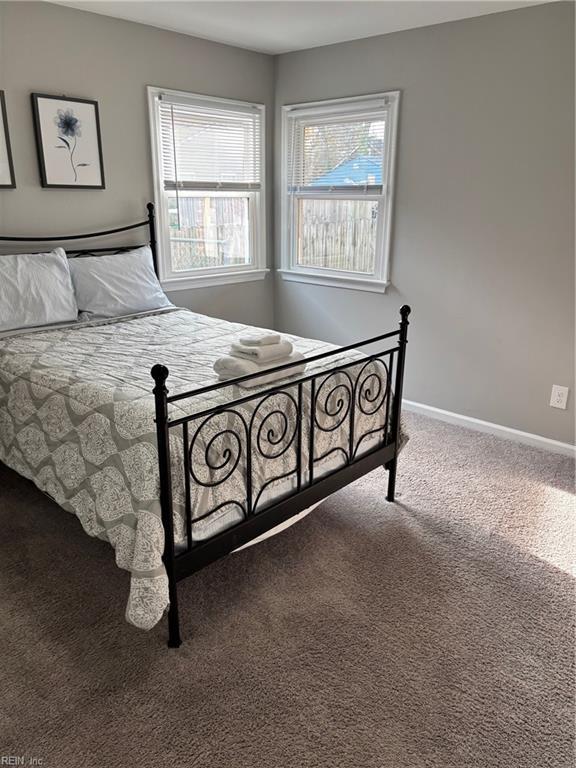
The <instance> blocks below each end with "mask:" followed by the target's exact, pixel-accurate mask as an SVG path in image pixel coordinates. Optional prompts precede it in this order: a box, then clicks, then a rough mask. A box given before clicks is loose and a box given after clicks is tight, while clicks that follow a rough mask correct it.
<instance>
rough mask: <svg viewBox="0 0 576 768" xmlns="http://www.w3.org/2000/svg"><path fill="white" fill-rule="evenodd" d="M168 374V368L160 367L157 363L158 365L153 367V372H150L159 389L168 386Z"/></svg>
mask: <svg viewBox="0 0 576 768" xmlns="http://www.w3.org/2000/svg"><path fill="white" fill-rule="evenodd" d="M168 373H169V371H168V368H166V366H165V365H160V364H159V363H156V365H154V366H152V370H151V371H150V374H151V375H152V378H153V379H154V381H155V382H156V386H157V387H162V386H165V385H166V379H167V378H168ZM166 391H168V390H166Z"/></svg>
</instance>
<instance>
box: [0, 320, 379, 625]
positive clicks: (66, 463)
mask: <svg viewBox="0 0 576 768" xmlns="http://www.w3.org/2000/svg"><path fill="white" fill-rule="evenodd" d="M246 330H247V326H244V325H240V324H236V323H230V322H227V321H224V320H219V319H215V318H211V317H207V316H204V315H199V314H196V313H194V312H190V311H188V310H183V309H175V310H168V311H161V312H154V313H148V314H146V315H139V316H133V317H131V318H118V319H115V320H112V321H101V322H93V323H84V324H76V325H75V326H71V327H66V328H59V329H53V330H43V331H35V332H28V333H22V334H19V335H13V336H9V337H7V338H3V339H0V460H2V461H3V462H4V463H5V464H6V465H8V466H9V467H11V468H12V469H14V470H15V471H16V472H18V473H20V474H21V475H23V476H24V477H26V478H29V479H30V480H32V481H33V482H34V483H35V484H36V486H37V487H38V488H39V489H40V490H42V491H44V492H45V493H47V494H48V495H49V496H51V497H52V498H53V499H54V500H55V501H56V502H57V503H58V504H59V505H60V506H61V507H63V508H64V509H65V510H68V511H69V512H73V513H74V514H75V515H76V516H77V517H78V518H79V520H80V522H81V524H82V526H83V528H84V530H85V531H86V533H88V534H89V535H90V536H97V537H99V538H102V539H105V540H107V541H108V542H110V544H111V545H112V546H113V547H114V550H115V557H116V563H117V565H118V566H119V567H120V568H124V569H126V570H129V571H130V573H131V581H130V595H129V598H128V605H127V608H126V618H127V620H128V621H129V622H131V623H132V624H134V625H136V626H138V627H141V628H143V629H150V628H151V627H153V626H154V625H155V624H156V623H157V622H158V621H159V620H160V618H161V617H162V615H163V613H164V611H165V609H166V607H167V606H168V584H167V577H166V573H165V570H164V566H163V563H162V553H163V548H164V530H163V527H162V522H161V514H160V505H159V501H158V495H159V480H158V467H157V462H158V456H157V446H156V434H155V425H154V401H153V397H152V387H153V381H152V378H151V376H150V368H151V367H152V366H153V365H154V364H155V363H159V362H160V363H162V364H164V365H166V366H167V367H168V368H169V370H170V375H169V378H168V382H167V384H168V386H169V389H170V392H171V393H172V394H174V393H177V392H185V391H187V390H190V389H194V388H199V387H202V386H206V385H209V384H213V383H215V382H216V376H215V374H214V371H213V369H212V365H213V363H214V361H215V359H216V358H217V357H219V356H221V355H222V354H225V352H226V351H227V348H228V346H229V344H230V341H231V338H232V337H234V336H236V335H238V334H240V333H241V332H243V331H246ZM287 338H289V339H290V340H292V342H293V343H294V346H295V347H296V349H298V350H300V351H302V352H304V353H305V354H306V355H308V356H310V355H313V354H317V353H319V352H324V351H328V350H331V349H336V348H335V347H333V346H332V345H329V344H326V343H325V342H321V341H314V340H308V339H300V338H298V337H294V336H289V335H287ZM355 355H356V356H355V357H354V356H352V357H351V356H350V355H348V357H346V356H344V357H341V358H339V363H342V362H347V361H350V360H358V353H355ZM322 365H324V369H325V368H326V367H329V366H330V365H334V361H333V360H332V359H330V360H329V361H328V362H327V363H324V364H319V363H318V364H316V367H317V368H318V370H322V369H323V368H322ZM311 370H315V368H310V366H309V368H308V369H307V372H306V373H309V372H310V371H311ZM337 384H338V380H336V385H337ZM295 389H296V388H294V390H295ZM255 391H257V390H245V389H240V388H239V387H226V388H224V389H221V390H217V391H216V392H212V393H209V394H207V395H203V396H201V397H197V398H194V400H192V399H188V400H186V401H182V402H181V403H178V404H175V406H174V409H173V411H172V413H171V416H174V417H177V416H178V415H184V414H186V415H188V414H191V413H193V412H200V411H201V410H205V409H207V408H210V407H212V406H214V405H220V404H224V403H226V402H228V401H229V400H230V399H232V398H234V397H236V398H238V397H242V396H245V395H247V394H250V393H251V392H255ZM341 394H342V393H341V392H339V391H338V387H337V386H336V389H335V390H334V391H333V393H332V394H331V395H330V394H329V392H328V390H327V391H326V397H324V403H323V406H322V408H321V409H320V411H321V412H320V415H319V424H320V425H322V419H326V420H327V423H329V422H330V420H333V419H334V418H338V414H340V415H342V414H343V410H342V403H341ZM373 395H374V392H372V395H370V392H368V400H367V402H370V397H373ZM339 396H340V400H339ZM277 397H278V398H280V400H278V402H277V403H276V405H275V403H274V398H271V400H270V401H269V404H268V406H267V407H268V408H269V409H270V410H269V411H267V412H264V413H262V415H261V417H260V418H261V423H263V429H262V430H261V434H262V435H263V440H264V441H266V440H268V441H269V446H268V447H269V448H270V447H271V453H270V454H269V455H270V456H271V457H272V458H271V461H272V464H273V465H275V462H277V464H276V465H275V468H274V469H273V470H272V471H271V466H270V460H266V458H265V456H260V458H258V457H256V458H255V459H254V460H253V462H252V463H253V473H254V486H255V488H256V489H258V488H259V487H260V488H261V487H262V486H263V485H264V484H265V482H266V478H267V477H271V476H272V477H274V476H278V475H280V474H282V471H283V470H284V471H285V472H286V473H288V474H289V470H290V469H291V468H293V464H292V463H291V460H290V458H289V455H290V451H287V452H286V453H284V454H282V456H280V457H278V458H276V459H275V458H274V455H275V451H276V453H278V450H276V449H275V446H278V445H279V443H278V442H275V441H277V440H278V439H279V436H281V434H282V432H283V431H284V433H285V434H286V432H287V429H288V423H287V419H285V418H284V416H283V415H282V413H284V415H286V414H288V415H289V410H290V408H289V407H287V406H286V402H282V400H281V398H282V396H281V395H279V396H277ZM307 398H308V402H309V395H307ZM176 406H178V407H177V408H176ZM243 408H244V411H245V413H247V414H248V415H249V414H250V408H252V409H253V405H250V404H246V405H245V406H243ZM339 408H340V411H339V410H338V409H339ZM272 411H274V413H272ZM220 418H223V419H228V420H229V419H230V418H231V417H230V416H229V415H228V416H225V415H222V416H221V417H220ZM375 418H376V417H375V416H363V415H362V414H360V420H361V419H365V420H366V424H365V431H369V430H370V429H374V427H377V428H380V429H381V427H382V415H381V413H380V414H379V415H378V418H379V419H380V421H378V422H376V421H375V420H374V419H375ZM306 421H308V419H305V422H306ZM264 422H265V423H264ZM220 431H221V425H220V424H218V423H217V420H215V421H214V423H210V424H208V425H207V426H206V429H205V434H202V435H200V439H199V440H198V441H197V445H196V446H195V448H194V450H193V452H192V460H193V462H194V463H195V462H196V461H198V468H197V470H196V475H197V477H198V478H199V479H200V480H208V481H210V480H211V479H216V480H218V471H219V470H218V469H217V468H216V469H211V468H210V466H208V464H206V450H207V449H208V448H209V451H213V452H216V453H219V454H220V455H221V454H222V452H223V451H225V446H224V445H223V444H222V441H223V440H224V439H225V437H220V438H218V437H217V435H218V433H219V432H220ZM174 432H175V434H174V435H173V436H172V438H171V450H172V460H173V486H174V514H175V516H174V521H175V531H176V539H177V541H180V540H183V538H184V523H183V504H184V483H183V459H182V457H183V443H182V439H181V433H179V434H177V433H176V432H177V430H174ZM339 433H340V434H339ZM214 437H216V440H212V438H214ZM373 437H374V435H373V436H372V438H373ZM372 438H370V437H369V438H368V440H367V441H365V444H366V445H369V444H370V440H371V439H372ZM287 439H288V438H287ZM307 439H308V438H307V434H304V435H303V443H304V445H305V444H306V443H307ZM211 440H212V442H210V441H211ZM345 441H346V437H345V435H344V434H343V433H342V431H341V430H335V431H332V432H330V431H326V432H322V433H321V439H320V440H319V442H318V450H319V453H318V456H320V457H321V456H322V455H325V454H328V456H327V458H326V460H325V464H326V466H328V465H329V464H330V466H334V462H336V463H337V462H338V461H340V462H342V461H344V459H343V458H342V456H341V455H340V454H342V450H341V447H342V446H343V445H344V442H345ZM264 452H265V453H266V448H264ZM209 463H211V464H212V465H213V467H218V460H217V458H215V459H214V461H213V462H209ZM305 465H307V461H306V460H304V459H303V466H305ZM320 466H321V462H320V463H319V467H320ZM244 476H245V473H244V472H243V465H242V463H240V464H239V465H238V471H237V472H236V473H234V476H231V477H230V478H229V479H228V480H227V481H226V482H224V483H222V484H219V485H216V486H215V487H214V488H201V487H200V486H196V485H195V484H194V483H193V493H192V500H193V516H194V517H195V518H197V517H201V518H202V516H203V515H204V514H205V513H206V511H207V510H211V509H213V508H214V507H215V506H217V505H218V504H219V503H220V502H221V500H222V499H228V498H239V497H240V496H241V495H242V494H244V495H245V493H246V490H245V484H244ZM282 482H283V483H284V485H282ZM293 482H294V478H293V477H292V478H290V477H288V478H284V480H283V481H279V485H278V487H277V489H276V490H277V492H282V493H285V492H287V490H289V487H288V486H290V485H291V484H293ZM286 483H288V486H287V485H286ZM240 486H242V487H240ZM275 492H276V491H275V487H274V484H271V485H270V487H268V488H267V489H266V491H265V493H263V494H262V496H261V502H265V501H266V500H267V499H268V500H269V499H270V498H272V497H273V496H274V493H275ZM230 494H232V496H230ZM241 516H242V515H241V511H240V509H239V506H238V505H231V506H230V507H227V506H226V505H224V507H223V508H221V509H220V510H219V511H218V512H215V513H214V514H213V515H210V516H208V517H204V518H203V519H201V520H200V521H198V522H197V523H195V524H194V534H195V535H198V537H199V538H201V537H203V538H207V537H208V536H210V535H213V534H214V533H215V532H217V531H219V530H223V528H225V527H228V526H229V525H231V524H233V523H234V522H236V521H238V520H239V519H241Z"/></svg>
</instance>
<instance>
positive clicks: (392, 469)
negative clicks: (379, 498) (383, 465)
mask: <svg viewBox="0 0 576 768" xmlns="http://www.w3.org/2000/svg"><path fill="white" fill-rule="evenodd" d="M395 491H396V457H394V458H393V459H392V461H391V462H389V464H388V493H387V494H386V501H394V493H395Z"/></svg>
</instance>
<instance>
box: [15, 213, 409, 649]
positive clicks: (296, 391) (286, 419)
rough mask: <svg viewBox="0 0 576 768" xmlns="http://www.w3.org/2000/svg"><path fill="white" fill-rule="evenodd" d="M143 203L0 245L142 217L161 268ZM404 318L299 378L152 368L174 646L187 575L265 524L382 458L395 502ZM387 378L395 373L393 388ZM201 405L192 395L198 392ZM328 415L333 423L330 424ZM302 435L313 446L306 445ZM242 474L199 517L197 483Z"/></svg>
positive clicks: (209, 485) (326, 355) (210, 485)
mask: <svg viewBox="0 0 576 768" xmlns="http://www.w3.org/2000/svg"><path fill="white" fill-rule="evenodd" d="M147 209H148V218H147V219H146V220H145V221H141V222H138V223H136V224H131V225H128V226H124V227H117V228H115V229H109V230H105V231H101V232H95V233H90V234H86V235H68V236H63V237H54V236H51V237H8V236H0V242H1V241H10V242H14V241H16V242H52V241H64V240H86V239H89V238H99V237H103V236H108V235H113V234H117V233H120V232H126V231H128V230H133V229H138V228H140V227H144V226H147V227H148V229H149V242H150V247H151V250H152V254H153V259H154V267H155V268H156V269H157V251H156V227H155V216H154V205H153V204H152V203H148V205H147ZM134 247H137V246H120V247H118V248H115V247H109V248H104V247H99V248H94V249H80V250H75V251H72V252H68V255H70V256H73V257H81V256H85V255H92V254H94V255H98V254H103V253H120V252H123V251H126V250H129V249H131V248H134ZM409 315H410V307H409V306H407V305H405V306H403V307H402V308H401V309H400V324H399V328H398V330H395V331H391V332H389V333H385V334H381V335H379V336H375V337H373V338H370V339H366V340H364V341H360V342H358V343H356V344H350V345H348V346H346V347H339V348H337V349H335V350H332V351H329V352H323V353H321V354H317V355H313V356H311V357H308V358H306V361H305V362H306V365H307V366H310V365H311V364H313V363H318V362H319V361H324V362H325V363H326V362H327V363H328V364H329V363H330V361H331V359H332V360H334V361H335V362H336V364H335V365H334V366H333V367H328V368H325V367H322V368H321V369H319V370H315V371H314V372H310V370H308V372H306V371H305V373H304V374H302V375H300V374H297V375H293V376H292V377H290V373H291V369H293V368H296V367H297V366H300V365H301V363H300V362H293V363H286V364H283V365H278V366H276V367H275V368H269V369H267V370H266V372H265V374H249V375H245V376H241V377H237V378H234V379H228V380H226V381H221V382H218V383H216V384H213V385H210V386H205V387H200V388H197V389H193V390H190V391H187V392H178V393H177V394H173V395H170V394H169V390H168V388H167V386H166V383H167V379H168V376H169V371H168V369H167V368H166V367H165V366H164V365H161V364H156V365H154V366H153V368H152V370H151V375H152V378H153V379H154V382H155V386H154V388H153V394H154V399H155V422H156V434H157V442H158V462H159V465H158V466H159V478H160V507H161V515H162V524H163V528H164V554H163V562H164V566H165V569H166V573H167V576H168V589H169V599H170V606H169V610H168V645H169V647H172V648H177V647H179V646H180V645H181V642H182V641H181V636H180V621H179V615H178V589H177V585H178V582H180V581H182V580H183V579H184V578H186V577H187V576H189V575H191V574H193V573H195V572H196V571H198V570H200V569H201V568H203V567H205V566H206V565H209V564H210V563H212V562H214V561H216V560H218V559H219V558H221V557H223V556H224V555H226V554H228V553H230V552H232V551H233V550H235V549H237V548H238V547H240V546H242V545H244V544H247V543H249V542H250V541H252V540H253V539H255V538H257V537H258V536H261V535H262V534H264V533H266V532H267V531H270V530H271V529H273V528H275V527H276V526H278V525H279V524H281V523H283V522H285V521H287V520H289V519H290V518H291V517H293V516H294V515H297V514H298V513H300V512H302V511H304V510H306V509H308V508H309V507H311V506H312V505H313V504H316V503H317V502H319V501H321V500H322V499H325V498H326V497H328V496H329V495H330V494H332V493H334V492H335V491H337V490H339V489H341V488H343V487H345V486H346V485H348V484H350V483H352V482H353V481H354V480H357V479H358V478H359V477H361V476H362V475H365V474H367V473H368V472H371V471H372V470H373V469H375V468H377V467H379V466H384V467H386V469H387V470H388V490H387V495H386V498H387V500H388V501H394V494H395V485H396V470H397V462H398V451H399V447H400V446H399V436H400V411H401V403H402V388H403V380H404V365H405V356H406V344H407V334H408V324H409V323H408V316H409ZM382 342H386V345H388V346H387V348H385V349H379V350H378V351H376V352H371V351H367V352H366V354H362V356H361V357H357V358H355V359H353V360H352V361H348V362H344V363H342V362H340V363H338V360H337V358H338V357H339V356H340V355H342V353H345V352H351V351H353V350H358V349H362V348H364V347H373V346H374V345H378V344H382ZM386 345H385V346H386ZM390 345H391V346H390ZM323 365H324V364H323ZM277 372H285V373H286V376H287V377H288V378H286V379H284V380H281V381H280V382H279V383H276V384H275V385H274V386H267V387H264V388H258V390H256V391H247V390H244V391H245V392H246V394H242V395H241V396H240V395H239V396H236V395H235V396H233V397H232V399H230V400H226V401H225V402H224V403H222V404H219V405H213V406H211V407H208V408H203V409H200V410H194V409H190V410H192V412H191V413H186V415H184V416H181V415H178V416H177V417H173V415H172V414H171V412H170V411H171V406H173V404H175V403H178V404H179V408H182V406H183V403H184V401H186V400H190V399H191V398H198V397H200V396H203V395H207V394H209V393H213V392H215V391H217V390H221V389H223V388H225V387H228V388H230V387H235V390H234V391H238V389H237V387H236V385H238V384H240V383H241V382H242V383H243V382H247V381H254V382H256V381H257V379H258V378H259V377H262V376H263V375H269V374H270V373H277ZM392 382H394V387H393V388H392ZM255 386H257V384H256V385H255ZM279 400H283V405H281V404H279V402H278V401H279ZM195 402H196V403H197V402H198V400H195ZM266 404H269V408H268V410H267V409H265V408H263V406H264V405H266ZM320 413H321V414H323V418H320V417H319V414H320ZM376 415H378V416H379V417H381V418H382V423H379V419H375V421H376V422H378V426H377V427H375V428H372V429H368V430H364V431H361V432H360V433H358V426H357V425H358V421H359V420H360V418H361V417H362V416H368V417H372V416H376ZM217 419H224V420H225V422H226V424H225V426H224V427H219V426H217V425H215V421H216V420H217ZM326 421H328V422H329V423H325V422H326ZM211 425H212V426H211ZM337 430H338V433H337V434H340V436H341V437H342V442H343V445H340V446H339V447H335V448H332V449H330V450H329V451H327V452H326V453H324V454H319V452H318V450H317V448H318V446H317V443H316V436H317V435H319V434H321V433H332V432H336V431H337ZM369 437H371V438H372V439H373V440H374V438H376V439H377V445H376V447H370V448H369V449H368V450H364V451H361V450H360V448H361V446H362V443H363V442H364V441H365V440H366V438H369ZM171 438H172V439H171ZM175 440H176V441H181V445H182V457H183V475H184V498H185V502H184V511H185V520H184V530H185V536H184V538H185V543H184V544H180V543H177V542H176V540H175V530H174V503H173V490H174V489H173V464H172V459H171V448H172V446H173V445H174V441H175ZM304 440H306V442H307V445H305V444H304ZM200 444H201V447H200V448H199V447H198V446H200ZM199 451H200V454H201V458H202V464H203V465H204V466H203V467H202V466H201V465H200V464H199V463H198V462H197V461H196V460H195V459H194V458H193V455H197V454H198V452H199ZM289 452H290V455H291V456H292V460H291V466H290V468H289V471H285V472H283V473H281V474H280V475H276V476H272V477H270V476H268V474H267V473H266V480H265V482H264V483H261V484H260V487H256V486H255V482H254V481H255V473H254V470H253V464H254V458H257V459H258V460H259V461H260V462H264V463H265V462H267V461H270V462H272V463H273V462H274V461H275V460H277V459H279V458H282V457H284V456H286V455H288V453H289ZM306 452H307V457H306ZM202 454H203V457H202ZM332 454H339V455H340V466H338V468H336V469H335V470H334V471H331V472H330V473H323V474H321V475H320V476H319V477H318V476H317V475H315V473H316V469H317V466H318V465H319V463H320V462H322V461H324V460H326V459H327V458H329V457H330V455H332ZM215 455H216V456H217V458H215ZM242 459H243V461H242ZM304 459H306V461H304ZM201 469H204V470H205V473H206V472H208V473H209V474H210V477H209V479H206V478H204V479H203V478H202V476H201V474H202V473H201ZM236 473H240V480H241V483H240V486H241V488H242V489H243V490H242V493H241V497H240V498H238V497H237V498H231V499H227V500H226V501H224V502H220V503H219V504H217V505H216V506H215V507H213V508H211V509H210V510H209V511H208V512H205V513H203V514H202V515H200V516H194V515H193V485H192V481H193V482H194V483H195V484H196V486H198V487H203V488H205V489H214V488H216V487H221V486H224V484H225V483H226V482H227V481H228V480H229V479H230V478H232V477H233V476H234V475H236V477H238V475H237V474H236ZM282 480H284V481H290V482H291V484H293V485H295V489H290V491H289V492H288V493H284V494H283V495H282V496H281V497H280V498H279V499H272V501H271V503H270V504H269V505H268V506H265V505H263V506H262V507H259V502H260V500H261V499H262V498H263V493H264V492H265V491H266V489H267V488H269V487H270V486H272V485H273V484H274V483H276V482H279V481H282ZM225 507H235V508H236V509H237V510H239V512H240V513H241V520H240V521H239V522H237V523H236V524H234V525H232V526H231V527H228V528H226V529H225V530H223V531H221V532H220V533H217V534H216V535H214V536H212V537H211V538H208V539H199V540H196V541H195V539H194V535H193V527H194V525H195V524H196V523H198V522H200V521H201V520H203V519H206V518H208V517H210V516H211V515H213V514H214V513H215V512H217V511H218V510H220V509H222V508H225Z"/></svg>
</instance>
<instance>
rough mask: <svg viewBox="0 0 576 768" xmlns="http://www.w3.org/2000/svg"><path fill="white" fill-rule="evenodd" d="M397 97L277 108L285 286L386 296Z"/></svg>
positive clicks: (357, 99)
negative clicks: (343, 289)
mask: <svg viewBox="0 0 576 768" xmlns="http://www.w3.org/2000/svg"><path fill="white" fill-rule="evenodd" d="M399 98H400V94H399V92H397V91H393V92H389V93H383V94H378V95H376V96H365V97H364V96H363V97H356V98H351V99H337V100H333V101H323V102H316V103H314V104H296V105H292V106H286V107H284V108H283V131H282V136H283V180H282V188H283V189H282V191H283V201H282V215H283V227H282V231H283V243H282V246H283V247H282V251H283V256H282V270H281V271H282V275H283V277H284V278H285V279H289V280H299V281H303V282H316V283H320V284H323V285H335V286H344V287H355V288H360V289H363V290H372V291H384V290H385V289H386V285H387V283H388V271H389V270H388V261H389V256H388V254H389V249H390V222H391V214H392V194H393V179H394V156H395V140H396V123H397V114H398V102H399Z"/></svg>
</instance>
